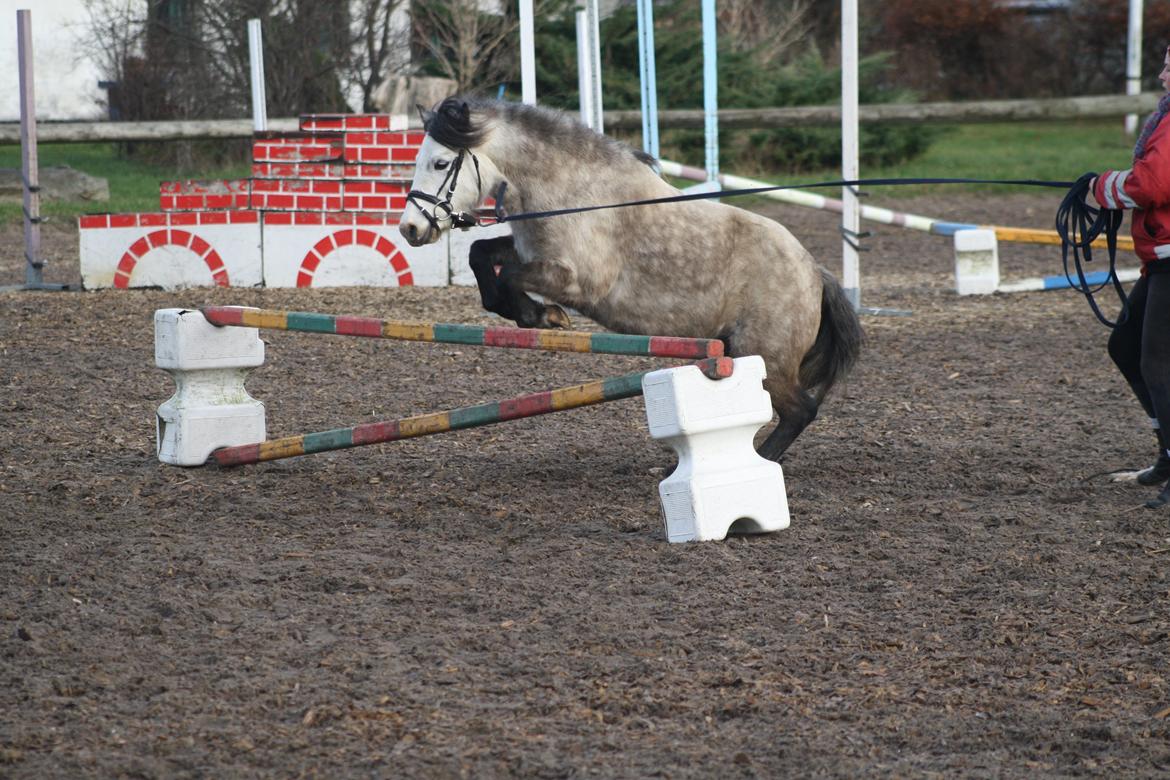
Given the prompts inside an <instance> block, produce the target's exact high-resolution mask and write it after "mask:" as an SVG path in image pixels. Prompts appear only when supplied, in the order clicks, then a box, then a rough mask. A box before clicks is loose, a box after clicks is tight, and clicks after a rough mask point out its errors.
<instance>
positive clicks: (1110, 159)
mask: <svg viewBox="0 0 1170 780" xmlns="http://www.w3.org/2000/svg"><path fill="white" fill-rule="evenodd" d="M1132 149H1133V141H1132V139H1130V138H1128V137H1127V136H1126V135H1125V132H1124V130H1123V128H1122V120H1121V119H1120V118H1117V119H1108V120H1092V121H1089V120H1085V121H1079V122H1071V121H1068V122H1045V123H1031V124H1019V123H1016V124H972V125H962V126H955V127H945V128H942V132H941V133H940V134H939V136H938V138H937V139H936V140H935V141H934V143H933V144H932V145H931V147H930V149H929V150H928V151H927V152H926V153H925V154H924V155H922V156H921V157H919V158H918V159H915V160H911V161H909V162H906V163H902V164H900V165H895V166H888V167H884V168H874V169H870V170H867V169H865V168H862V170H861V175H862V176H863V177H865V178H894V177H898V178H941V177H947V178H981V179H1047V180H1058V181H1065V180H1067V181H1071V180H1073V179H1076V178H1077V177H1078V176H1080V175H1081V174H1082V173H1084V172H1085V171H1100V170H1104V169H1106V168H1127V167H1129V164H1130V161H1131V159H1132ZM38 156H39V158H40V164H41V165H42V166H50V165H69V166H72V167H74V168H77V169H79V170H82V171H85V172H86V173H89V174H91V175H94V176H100V177H103V178H105V179H108V180H109V184H110V200H109V201H108V202H106V203H88V202H59V201H45V202H44V203H43V205H42V213H44V214H45V215H47V216H49V217H50V218H52V219H54V220H59V221H65V220H71V219H74V218H76V217H77V216H78V215H80V214H84V213H87V212H102V211H108V212H127V211H155V210H157V209H158V184H159V182H160V181H163V180H169V179H229V178H240V177H244V176H247V175H248V172H249V166H248V165H247V164H246V163H240V164H238V165H234V166H230V167H226V168H218V169H214V170H183V169H177V168H169V167H165V166H159V165H151V164H149V163H143V162H139V161H134V160H126V159H122V158H120V157H118V156H117V154H116V152H115V147H114V146H113V145H112V144H42V145H41V146H40V148H39V149H38ZM680 162H688V163H690V164H693V165H700V166H701V165H702V161H701V160H681V161H680ZM0 167H5V168H19V167H20V147H19V146H0ZM727 172H728V173H735V172H736V171H734V170H730V169H729V170H728V171H727ZM756 178H763V179H766V180H768V181H772V182H775V183H777V184H798V183H802V182H813V181H828V180H836V179H838V178H840V171H836V170H827V171H816V172H810V173H807V174H802V175H800V176H784V177H767V176H763V177H756ZM689 183H690V182H680V184H683V185H685V184H689ZM955 186H961V187H962V188H963V189H964V191H968V192H987V193H995V192H1009V191H1023V190H1025V189H1027V188H1022V187H1009V186H1003V185H935V186H930V185H910V186H897V187H893V186H887V187H868V188H866V190H867V192H870V193H872V194H874V195H878V196H880V197H881V199H882V200H883V201H886V200H896V199H897V198H900V197H909V196H916V195H923V194H927V193H941V192H945V191H947V190H953V188H954V187H955ZM822 192H825V193H826V194H830V195H831V196H833V197H836V196H837V192H835V191H833V190H822ZM20 218H21V207H20V204H18V203H4V204H0V220H2V221H4V222H15V221H19V220H20Z"/></svg>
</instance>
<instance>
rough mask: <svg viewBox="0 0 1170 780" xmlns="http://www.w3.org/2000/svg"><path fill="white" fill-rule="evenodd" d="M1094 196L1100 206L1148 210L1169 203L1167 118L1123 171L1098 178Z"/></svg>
mask: <svg viewBox="0 0 1170 780" xmlns="http://www.w3.org/2000/svg"><path fill="white" fill-rule="evenodd" d="M1093 197H1094V198H1095V199H1096V200H1097V203H1098V204H1100V205H1101V207H1102V208H1107V209H1134V208H1139V209H1149V208H1157V207H1159V206H1165V205H1167V204H1170V118H1167V119H1163V121H1162V123H1161V124H1160V125H1159V126H1158V129H1156V130H1155V131H1154V133H1153V135H1151V136H1150V138H1149V140H1148V141H1147V142H1146V152H1145V154H1143V155H1142V156H1141V157H1140V158H1138V159H1136V160H1134V161H1133V167H1132V168H1130V169H1129V170H1126V171H1105V172H1104V173H1102V174H1101V175H1100V176H1098V177H1097V183H1096V185H1095V186H1094V187H1093Z"/></svg>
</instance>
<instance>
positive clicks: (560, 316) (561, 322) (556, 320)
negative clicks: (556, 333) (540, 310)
mask: <svg viewBox="0 0 1170 780" xmlns="http://www.w3.org/2000/svg"><path fill="white" fill-rule="evenodd" d="M544 327H546V328H560V329H563V330H572V329H573V323H572V321H571V320H569V315H568V314H565V310H564V309H562V308H561V307H560V306H557V305H556V304H555V303H550V304H548V305H546V306H545V307H544Z"/></svg>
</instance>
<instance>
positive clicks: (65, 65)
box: [0, 0, 105, 120]
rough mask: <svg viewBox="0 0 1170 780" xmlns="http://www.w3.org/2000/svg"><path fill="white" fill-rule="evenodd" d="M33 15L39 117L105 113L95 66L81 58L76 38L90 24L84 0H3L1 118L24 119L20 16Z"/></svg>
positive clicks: (0, 19)
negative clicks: (18, 42)
mask: <svg viewBox="0 0 1170 780" xmlns="http://www.w3.org/2000/svg"><path fill="white" fill-rule="evenodd" d="M18 9H28V10H30V11H32V26H33V65H34V68H35V77H36V84H35V92H36V99H37V118H38V119H93V118H98V117H101V116H103V115H104V110H103V108H102V106H101V105H100V104H99V102H98V101H99V100H100V99H103V98H104V97H105V92H104V91H103V90H101V89H99V88H98V85H97V83H98V80H99V79H100V78H101V75H100V74H99V71H98V68H97V65H96V64H95V63H93V62H92V61H89V60H87V59H86V58H84V57H82V56H81V54H80V53H79V51H78V46H77V43H76V41H77V39H78V38H79V37H81V36H82V34H83V28H84V26H85V22H86V20H87V17H86V14H85V8H84V7H83V5H82V0H0V120H13V119H19V118H20V76H19V70H18V55H17V45H16V12H17V10H18Z"/></svg>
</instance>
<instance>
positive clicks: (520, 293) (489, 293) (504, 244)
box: [468, 236, 569, 328]
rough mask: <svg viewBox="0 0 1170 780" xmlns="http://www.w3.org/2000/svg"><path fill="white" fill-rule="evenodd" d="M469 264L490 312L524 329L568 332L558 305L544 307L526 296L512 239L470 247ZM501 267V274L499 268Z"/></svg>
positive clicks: (565, 317)
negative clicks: (549, 329)
mask: <svg viewBox="0 0 1170 780" xmlns="http://www.w3.org/2000/svg"><path fill="white" fill-rule="evenodd" d="M468 264H469V265H470V266H471V271H472V273H474V274H475V282H476V285H477V286H478V287H479V299H480V302H482V303H483V307H484V308H485V309H487V310H488V311H490V312H493V313H495V314H498V315H500V316H501V317H503V318H505V319H509V320H512V321H513V322H515V323H516V324H517V325H519V326H520V327H522V328H567V327H569V317H568V315H566V314H565V310H564V309H562V308H561V307H560V306H557V305H556V304H551V305H545V304H542V303H538V302H537V301H535V300H533V299H532V298H531V297H529V295H528V294H527V293H526V292H524V284H523V283H522V281H521V278H522V276H523V274H524V272H525V264H524V263H522V262H521V260H520V254H519V253H518V252H517V251H516V244H515V242H514V241H513V239H512V236H500V237H498V238H485V239H482V240H480V241H476V242H474V243H473V244H472V245H471V251H470V252H469V254H468ZM497 266H498V267H499V269H500V271H499V273H496V268H497Z"/></svg>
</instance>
